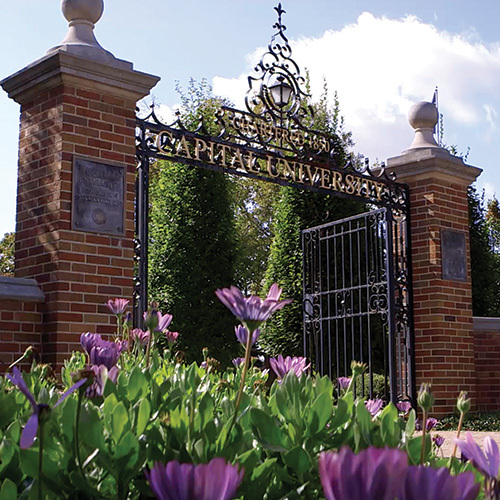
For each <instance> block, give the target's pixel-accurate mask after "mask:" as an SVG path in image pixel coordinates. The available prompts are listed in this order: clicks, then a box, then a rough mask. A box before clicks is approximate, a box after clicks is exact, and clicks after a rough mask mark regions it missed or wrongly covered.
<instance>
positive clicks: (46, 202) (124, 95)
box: [1, 0, 159, 365]
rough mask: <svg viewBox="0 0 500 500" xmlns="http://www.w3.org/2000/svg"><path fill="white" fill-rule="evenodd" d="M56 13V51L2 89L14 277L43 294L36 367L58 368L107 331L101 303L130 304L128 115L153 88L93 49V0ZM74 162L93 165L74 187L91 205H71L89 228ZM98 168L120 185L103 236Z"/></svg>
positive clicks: (131, 147)
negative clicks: (10, 124)
mask: <svg viewBox="0 0 500 500" xmlns="http://www.w3.org/2000/svg"><path fill="white" fill-rule="evenodd" d="M85 3H87V5H86V6H85V5H84V4H85ZM89 5H90V7H89ZM81 6H82V9H83V11H82V12H79V9H80V7H81ZM65 8H66V9H67V11H65V12H64V14H65V15H66V17H67V19H68V21H71V24H70V28H69V31H68V35H67V36H66V39H65V40H64V41H63V43H62V44H61V45H60V46H58V47H56V48H55V49H52V50H51V51H49V53H48V54H47V55H46V56H45V57H43V58H42V59H40V60H38V61H36V62H34V63H33V64H31V65H29V66H28V67H26V68H24V69H22V70H21V71H19V72H18V73H16V74H14V75H12V76H10V77H8V78H6V79H5V80H3V81H2V82H1V85H2V87H3V88H4V90H5V91H6V92H8V94H9V97H11V98H12V99H14V100H15V101H16V102H18V103H19V104H20V105H21V120H20V122H21V123H20V138H19V172H18V192H17V219H16V247H15V259H16V268H15V275H16V277H19V278H35V279H36V280H37V281H38V284H39V285H40V287H41V289H42V291H43V292H44V294H45V299H46V300H45V304H44V310H43V334H42V359H43V360H44V361H45V362H50V363H56V364H58V365H60V364H61V362H62V360H63V359H65V358H66V357H67V356H68V353H70V352H71V351H72V350H73V349H75V348H76V347H78V340H79V335H80V334H81V333H82V332H85V331H91V332H98V333H111V332H113V331H114V328H113V322H112V318H111V317H110V315H109V314H108V311H107V308H106V306H105V305H104V304H105V302H106V300H107V299H109V298H113V297H125V298H130V299H131V298H132V289H133V282H132V274H133V239H134V196H135V193H134V184H135V140H134V137H135V108H136V102H137V100H139V99H140V98H142V97H144V96H145V95H147V94H148V93H149V91H150V89H151V88H152V87H153V86H154V85H155V84H156V83H157V81H158V80H159V79H158V78H157V77H154V76H151V75H148V74H144V73H140V72H138V71H135V70H134V69H133V66H132V64H131V63H129V62H126V61H121V60H118V59H116V58H115V57H114V56H113V55H112V54H111V53H109V52H107V51H105V50H104V49H102V47H100V46H99V45H98V44H97V41H95V38H94V35H93V31H92V30H93V24H90V25H89V22H90V23H95V22H97V20H98V19H99V17H100V15H101V13H102V0H95V1H94V0H88V1H87V2H81V3H79V2H73V1H71V0H69V1H68V2H66V7H65V6H64V5H63V9H65ZM99 8H100V12H99ZM92 9H94V10H92ZM79 14H81V15H79ZM86 15H87V16H90V17H89V19H86V18H85V16H86ZM81 18H83V22H81V23H80V24H79V21H80V20H81ZM80 39H81V40H80ZM76 159H80V161H82V160H83V161H85V162H89V161H90V162H93V163H86V165H92V166H93V170H92V171H90V170H89V172H90V173H89V175H88V176H87V177H86V178H85V179H83V180H82V179H81V180H80V181H79V184H78V185H75V187H76V189H78V190H79V192H81V190H82V186H83V188H86V187H85V186H84V184H85V182H87V183H88V182H90V181H92V182H93V183H94V184H93V185H94V187H93V188H92V189H93V191H92V192H91V194H92V196H94V198H93V202H95V203H93V202H92V200H91V201H88V200H90V198H87V201H86V202H85V203H84V202H83V201H80V202H79V203H80V204H82V203H83V204H84V206H85V208H89V206H91V208H92V209H93V210H94V212H93V214H94V215H95V214H97V216H96V217H97V218H95V217H94V218H95V223H94V222H92V220H89V221H87V219H88V215H85V214H84V215H81V214H80V215H79V214H78V213H76V212H77V210H76V208H77V207H76V201H75V198H74V196H73V195H74V193H73V189H74V180H75V179H74V169H76V168H77V167H76V166H75V165H76V163H75V162H76ZM106 165H108V166H106ZM78 168H80V167H78ZM106 168H108V169H111V171H112V173H116V172H119V173H121V176H122V177H121V180H120V183H121V184H116V185H113V186H112V187H111V189H112V190H114V192H116V193H118V194H117V196H118V198H122V200H121V205H120V200H118V202H117V203H118V205H119V206H121V207H122V208H123V211H124V212H121V210H122V208H120V207H119V208H118V209H116V210H119V211H120V213H124V221H123V222H124V223H123V224H119V225H118V224H117V225H115V226H116V227H113V228H112V229H110V228H109V227H107V226H106V224H104V225H102V224H103V221H105V220H107V218H109V217H110V216H111V215H110V214H111V211H110V210H111V209H110V208H109V207H110V206H111V204H110V203H111V201H112V200H111V201H110V200H109V199H107V198H106V197H107V196H108V195H109V191H106V189H107V187H109V186H110V184H108V185H106V186H104V188H106V189H104V188H102V185H101V186H99V183H100V182H107V181H106V178H101V176H102V175H104V174H102V172H105V169H106ZM106 175H107V174H106ZM92 176H93V177H92ZM108 180H109V179H108ZM75 182H76V181H75ZM116 186H118V187H116ZM120 186H122V188H123V189H124V191H123V196H122V194H121V192H118V191H119V190H120V189H122V188H120ZM101 188H102V189H104V191H103V190H102V189H101ZM117 190H118V191H117ZM103 193H104V194H103ZM106 193H108V194H106ZM100 196H102V198H99V197H100ZM113 203H114V201H113ZM115 205H116V203H115ZM96 207H97V208H96ZM114 217H117V215H116V214H115V215H114ZM86 218H87V219H86ZM118 218H119V216H118ZM81 220H84V221H85V223H84V224H83V227H81V228H80V227H78V224H79V223H80V222H81ZM99 224H101V226H100V225H99ZM118 226H119V227H118ZM101 227H103V228H104V229H100V228H101Z"/></svg>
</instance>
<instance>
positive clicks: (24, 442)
mask: <svg viewBox="0 0 500 500" xmlns="http://www.w3.org/2000/svg"><path fill="white" fill-rule="evenodd" d="M12 373H13V375H10V374H7V378H8V379H9V380H10V381H11V382H12V383H13V384H14V385H15V386H17V388H18V389H19V390H20V391H21V392H22V393H23V394H24V395H25V396H26V398H27V399H28V401H29V403H30V405H31V407H32V408H33V413H32V414H31V417H30V418H29V419H28V421H27V422H26V425H25V426H24V429H23V432H22V434H21V440H20V442H19V446H20V447H21V448H22V449H23V450H26V449H27V448H29V447H30V446H31V445H32V444H33V442H34V441H35V437H36V434H37V432H38V423H39V420H40V418H44V419H45V418H47V415H48V414H49V413H50V406H48V405H45V404H37V402H36V401H35V398H34V397H33V394H31V392H30V391H29V389H28V386H27V385H26V382H25V381H24V379H23V377H22V375H21V372H20V371H19V369H18V368H17V366H15V367H14V368H13V369H12ZM86 381H87V379H86V378H83V379H81V380H79V381H78V382H77V383H76V384H75V385H73V386H71V387H70V388H69V389H68V390H67V391H66V392H65V393H64V394H63V395H62V396H61V397H60V398H59V399H58V401H57V403H56V404H55V405H54V406H53V407H52V408H57V407H58V406H59V405H60V404H61V403H62V402H63V401H64V400H65V399H66V398H67V397H68V396H69V395H70V394H72V393H73V392H74V391H76V390H77V389H78V388H79V387H80V386H82V385H83V384H84V383H85V382H86Z"/></svg>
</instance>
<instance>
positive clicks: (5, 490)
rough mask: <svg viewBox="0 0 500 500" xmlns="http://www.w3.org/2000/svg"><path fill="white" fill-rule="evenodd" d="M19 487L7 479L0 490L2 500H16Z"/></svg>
mask: <svg viewBox="0 0 500 500" xmlns="http://www.w3.org/2000/svg"><path fill="white" fill-rule="evenodd" d="M16 499H17V486H16V485H15V484H14V483H13V482H12V481H11V480H10V479H9V478H7V479H5V481H4V482H3V483H2V488H1V489H0V500H16Z"/></svg>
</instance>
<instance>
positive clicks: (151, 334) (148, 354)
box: [146, 330, 153, 368]
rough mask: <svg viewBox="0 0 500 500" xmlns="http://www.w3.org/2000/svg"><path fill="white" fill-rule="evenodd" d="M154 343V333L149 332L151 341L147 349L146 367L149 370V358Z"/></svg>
mask: <svg viewBox="0 0 500 500" xmlns="http://www.w3.org/2000/svg"><path fill="white" fill-rule="evenodd" d="M152 343H153V332H152V331H151V330H149V341H148V346H147V347H146V367H147V368H149V358H150V353H151V344H152Z"/></svg>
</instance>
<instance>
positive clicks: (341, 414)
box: [330, 399, 350, 431]
mask: <svg viewBox="0 0 500 500" xmlns="http://www.w3.org/2000/svg"><path fill="white" fill-rule="evenodd" d="M349 417H350V413H349V406H348V404H347V403H346V402H345V401H344V399H339V400H338V402H337V406H336V408H334V414H333V418H332V420H331V422H330V429H331V430H332V431H334V430H336V429H337V428H338V427H341V426H343V425H344V424H345V423H346V422H347V421H348V420H349Z"/></svg>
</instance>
